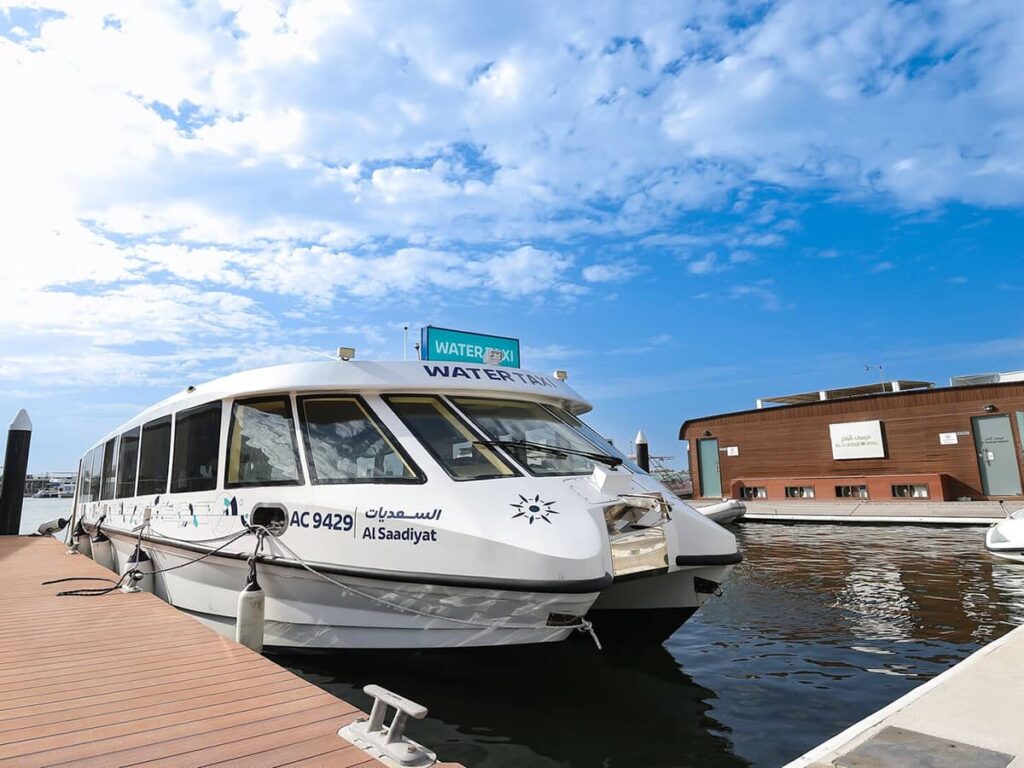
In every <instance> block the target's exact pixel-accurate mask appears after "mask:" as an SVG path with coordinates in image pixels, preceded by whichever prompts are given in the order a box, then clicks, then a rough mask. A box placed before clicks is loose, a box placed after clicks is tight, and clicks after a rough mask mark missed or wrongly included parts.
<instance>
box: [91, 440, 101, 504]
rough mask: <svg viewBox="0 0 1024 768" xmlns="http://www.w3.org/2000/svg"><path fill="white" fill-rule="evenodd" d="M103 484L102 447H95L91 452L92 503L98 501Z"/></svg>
mask: <svg viewBox="0 0 1024 768" xmlns="http://www.w3.org/2000/svg"><path fill="white" fill-rule="evenodd" d="M102 484H103V446H102V445H97V446H96V447H95V448H93V450H92V493H91V494H90V496H89V498H90V499H91V500H92V501H99V500H100V487H101V486H102Z"/></svg>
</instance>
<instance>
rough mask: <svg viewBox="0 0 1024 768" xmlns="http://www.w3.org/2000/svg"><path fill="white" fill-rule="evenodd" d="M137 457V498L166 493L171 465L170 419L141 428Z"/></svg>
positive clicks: (165, 418) (157, 421)
mask: <svg viewBox="0 0 1024 768" xmlns="http://www.w3.org/2000/svg"><path fill="white" fill-rule="evenodd" d="M140 454H141V456H140V457H139V490H138V495H139V496H148V495H149V494H151V493H166V492H167V468H168V466H169V465H170V463H171V417H170V416H164V417H163V418H162V419H156V420H155V421H151V422H149V423H148V424H146V425H145V426H143V427H142V448H141V449H140Z"/></svg>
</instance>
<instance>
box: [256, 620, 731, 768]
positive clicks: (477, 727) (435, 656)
mask: <svg viewBox="0 0 1024 768" xmlns="http://www.w3.org/2000/svg"><path fill="white" fill-rule="evenodd" d="M275 660H277V661H278V662H279V663H282V664H284V665H285V666H286V667H288V668H289V669H292V670H293V671H295V672H297V673H298V674H300V675H302V676H303V677H305V678H306V679H308V680H311V681H312V682H315V683H316V684H317V685H320V686H321V687H323V688H326V689H327V690H329V691H331V692H332V693H335V694H337V695H339V696H341V697H343V698H345V699H347V700H349V701H353V702H354V703H357V704H359V705H361V706H363V707H364V708H366V707H368V706H369V704H370V702H369V701H368V699H367V698H366V697H364V696H363V694H362V692H361V688H362V685H364V684H365V683H369V682H377V683H380V684H381V685H383V686H384V687H386V688H392V689H393V690H397V691H401V693H402V694H403V695H405V696H408V697H409V698H411V699H413V700H416V701H420V702H426V703H428V706H429V707H430V714H431V717H430V719H429V720H428V721H426V722H424V723H416V724H414V725H413V726H412V734H414V737H415V738H417V739H418V740H420V741H422V742H423V743H425V744H428V745H430V746H431V747H432V748H433V749H435V750H436V751H437V752H438V753H439V754H440V755H441V757H443V758H445V759H448V760H455V761H458V762H462V763H463V764H465V765H467V766H473V767H474V768H485V767H494V766H502V767H503V768H504V767H505V766H524V767H525V766H580V767H581V768H582V767H583V766H607V767H608V768H612V767H614V766H623V767H625V766H648V765H651V766H653V765H694V766H696V765H700V766H723V767H725V766H746V765H749V763H748V762H747V761H746V760H742V759H740V758H738V757H736V756H734V755H733V754H732V753H731V749H730V746H729V738H728V729H727V728H725V726H723V725H722V724H721V723H720V722H718V721H717V720H715V718H714V717H712V716H710V715H709V714H708V710H709V708H710V707H709V705H708V704H706V703H705V702H706V701H709V700H713V699H714V698H715V694H714V692H713V691H711V690H709V689H707V688H703V687H701V686H699V685H697V684H696V683H694V682H693V680H692V679H690V677H689V676H688V675H686V674H685V673H684V672H683V671H682V670H681V669H680V668H679V665H678V664H677V663H676V661H675V660H674V659H673V657H672V656H671V655H670V654H669V652H668V651H667V650H666V649H664V648H662V647H661V646H658V645H646V646H640V647H634V648H625V647H622V646H620V647H617V648H607V649H605V650H604V651H601V652H598V651H597V650H596V648H594V646H593V644H592V643H590V641H589V640H588V639H586V638H584V637H582V636H580V637H577V638H573V639H572V640H571V641H569V642H565V643H560V644H557V645H547V646H539V647H532V648H531V647H525V646H524V647H509V648H494V649H473V650H462V651H422V652H415V651H405V652H394V653H370V652H365V653H364V652H350V653H345V654H342V655H336V654H335V655H331V656H326V655H325V656H309V655H299V654H296V655H280V656H276V657H275Z"/></svg>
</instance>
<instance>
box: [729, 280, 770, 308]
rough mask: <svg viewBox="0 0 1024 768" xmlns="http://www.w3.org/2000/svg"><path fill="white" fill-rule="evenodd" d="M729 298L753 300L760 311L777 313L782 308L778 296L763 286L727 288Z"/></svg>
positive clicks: (734, 286)
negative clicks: (757, 304) (758, 305)
mask: <svg viewBox="0 0 1024 768" xmlns="http://www.w3.org/2000/svg"><path fill="white" fill-rule="evenodd" d="M729 297H730V298H731V299H735V300H739V301H748V300H754V301H756V302H758V303H759V304H760V307H761V309H764V310H767V311H769V312H777V311H778V310H780V309H782V308H783V304H782V299H780V298H779V295H778V294H777V293H776V292H775V291H773V290H771V289H770V288H767V287H766V286H764V285H733V286H730V288H729Z"/></svg>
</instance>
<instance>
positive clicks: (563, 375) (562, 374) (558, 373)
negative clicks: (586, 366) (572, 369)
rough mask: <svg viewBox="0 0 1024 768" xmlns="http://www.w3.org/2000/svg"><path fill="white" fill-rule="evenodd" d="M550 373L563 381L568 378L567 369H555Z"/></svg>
mask: <svg viewBox="0 0 1024 768" xmlns="http://www.w3.org/2000/svg"><path fill="white" fill-rule="evenodd" d="M552 375H553V376H554V377H555V378H556V379H558V380H559V381H565V380H566V379H568V378H569V372H568V371H563V370H561V369H559V370H557V371H555V372H554V374H552Z"/></svg>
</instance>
